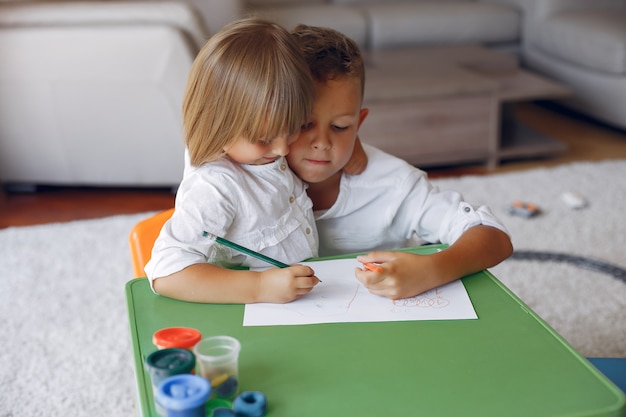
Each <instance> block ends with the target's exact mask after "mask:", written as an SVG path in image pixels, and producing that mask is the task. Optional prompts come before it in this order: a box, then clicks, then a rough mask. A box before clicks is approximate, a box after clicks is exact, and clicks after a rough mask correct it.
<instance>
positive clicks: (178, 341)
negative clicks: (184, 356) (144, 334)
mask: <svg viewBox="0 0 626 417" xmlns="http://www.w3.org/2000/svg"><path fill="white" fill-rule="evenodd" d="M200 339H202V334H201V333H200V332H199V331H198V330H196V329H192V328H190V327H168V328H165V329H161V330H157V331H156V332H155V333H154V335H153V336H152V343H154V344H155V346H156V347H157V348H159V349H166V348H182V349H192V348H193V347H194V346H195V344H196V343H198V342H199V341H200Z"/></svg>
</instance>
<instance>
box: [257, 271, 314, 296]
mask: <svg viewBox="0 0 626 417" xmlns="http://www.w3.org/2000/svg"><path fill="white" fill-rule="evenodd" d="M259 274H260V279H259V281H258V282H259V292H258V294H259V302H265V303H288V302H290V301H293V300H296V299H298V298H300V297H302V296H303V295H305V294H308V293H309V292H311V290H312V289H313V288H314V287H315V286H316V285H317V284H318V283H319V282H320V280H319V279H318V278H317V277H316V276H315V271H313V269H311V268H310V267H308V266H304V265H292V266H290V267H289V268H270V269H266V270H265V271H262V272H260V273H259Z"/></svg>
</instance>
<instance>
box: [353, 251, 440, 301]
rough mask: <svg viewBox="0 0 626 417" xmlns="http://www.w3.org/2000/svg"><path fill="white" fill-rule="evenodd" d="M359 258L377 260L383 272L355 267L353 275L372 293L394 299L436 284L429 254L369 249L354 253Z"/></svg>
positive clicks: (422, 290)
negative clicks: (359, 254) (359, 253)
mask: <svg viewBox="0 0 626 417" xmlns="http://www.w3.org/2000/svg"><path fill="white" fill-rule="evenodd" d="M357 260H358V261H359V262H372V263H376V264H379V265H380V266H381V268H382V272H373V271H369V270H367V269H365V268H364V269H361V268H356V271H355V275H356V278H357V279H358V280H359V281H360V282H361V283H362V284H363V285H364V286H365V288H367V289H368V291H369V292H370V293H372V294H376V295H380V296H383V297H387V298H390V299H392V300H397V299H400V298H407V297H413V296H415V295H418V294H421V293H423V292H425V291H428V290H430V289H432V288H433V287H434V286H437V284H438V283H436V282H434V278H436V274H435V271H434V269H433V263H432V262H431V257H430V256H429V255H417V254H413V253H406V252H370V253H368V254H367V255H362V256H357Z"/></svg>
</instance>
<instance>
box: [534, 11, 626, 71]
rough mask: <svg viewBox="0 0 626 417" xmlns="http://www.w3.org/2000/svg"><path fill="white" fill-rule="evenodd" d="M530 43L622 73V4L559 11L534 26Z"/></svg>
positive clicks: (625, 20) (625, 24) (625, 17)
mask: <svg viewBox="0 0 626 417" xmlns="http://www.w3.org/2000/svg"><path fill="white" fill-rule="evenodd" d="M535 31H536V32H535V33H534V36H533V40H532V42H533V46H535V47H536V48H538V49H540V50H541V51H543V52H544V53H546V54H548V55H552V56H555V57H558V58H560V59H563V60H565V61H568V62H571V63H574V64H577V65H580V66H583V67H585V68H590V69H593V70H597V71H603V72H606V73H610V74H622V75H623V74H626V7H624V9H617V10H615V9H612V10H609V9H599V10H584V11H572V12H563V13H559V14H555V15H553V16H551V17H550V18H549V19H547V20H545V21H544V22H542V24H541V25H537V27H536V29H535Z"/></svg>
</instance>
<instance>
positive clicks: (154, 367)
mask: <svg viewBox="0 0 626 417" xmlns="http://www.w3.org/2000/svg"><path fill="white" fill-rule="evenodd" d="M146 368H147V369H148V372H149V373H150V378H151V380H152V392H153V394H154V396H155V397H156V393H157V391H158V388H159V384H161V382H162V381H163V380H165V379H167V378H169V377H171V376H174V375H181V374H194V373H195V368H196V357H195V355H194V354H193V353H192V352H191V351H189V350H187V349H183V348H166V349H161V350H157V351H156V352H152V353H151V354H150V355H149V356H148V357H147V358H146ZM156 405H157V412H160V411H162V410H159V404H158V403H157V404H156Z"/></svg>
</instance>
